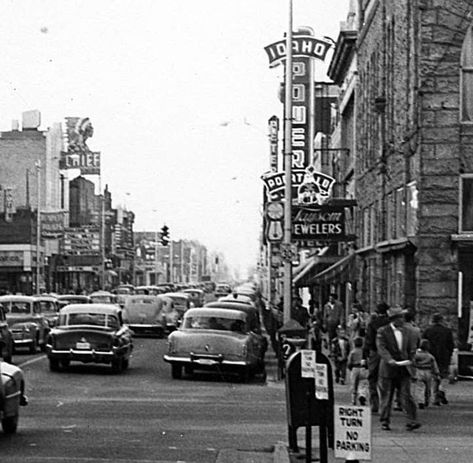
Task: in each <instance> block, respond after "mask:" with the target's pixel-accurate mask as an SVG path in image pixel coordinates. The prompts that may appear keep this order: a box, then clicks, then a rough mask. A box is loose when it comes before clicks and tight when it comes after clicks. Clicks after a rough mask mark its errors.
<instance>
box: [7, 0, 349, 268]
mask: <svg viewBox="0 0 473 463" xmlns="http://www.w3.org/2000/svg"><path fill="white" fill-rule="evenodd" d="M349 3H350V1H349V0H293V25H294V30H295V29H297V28H298V27H301V26H310V27H312V29H313V30H314V33H315V37H316V38H322V37H324V36H328V37H331V38H332V39H334V40H336V39H337V37H338V34H339V30H340V22H341V21H344V20H345V19H346V15H347V12H348V6H349ZM0 6H1V11H2V27H1V28H0V43H1V44H2V71H1V73H0V102H1V106H0V108H1V109H0V130H3V131H6V130H11V120H12V119H20V120H21V113H22V112H23V111H28V110H32V109H38V110H40V111H41V117H42V125H41V128H42V129H46V128H47V127H49V126H51V124H53V123H55V122H62V121H63V120H64V118H65V117H68V116H78V117H89V118H90V120H91V122H92V125H93V127H94V135H93V137H92V138H90V139H89V140H88V146H89V148H90V149H92V150H93V151H100V152H101V153H102V184H103V185H105V184H107V185H108V187H109V189H110V191H111V192H112V198H113V207H117V206H118V205H120V204H121V205H124V206H126V208H127V209H128V210H132V211H133V212H134V213H135V215H136V219H135V230H136V231H143V230H156V229H157V228H161V226H162V225H163V224H164V223H166V224H167V225H168V226H169V230H170V235H171V238H173V239H175V240H178V239H195V240H198V241H200V242H201V243H202V244H204V245H206V246H207V248H208V249H209V251H217V252H221V253H223V254H224V255H225V259H226V262H227V263H228V264H229V266H230V267H232V268H235V269H239V271H240V272H243V273H244V272H245V271H246V269H247V268H248V266H252V265H255V264H256V261H257V255H258V240H259V236H260V233H261V217H262V216H261V214H262V195H263V194H262V188H263V184H262V181H261V175H262V174H263V173H264V172H266V171H267V170H269V144H268V136H267V121H268V119H269V118H270V117H271V116H272V115H276V116H278V117H279V118H281V119H282V111H283V106H282V104H281V103H280V101H279V100H278V96H277V95H278V88H279V83H280V82H281V81H282V80H283V74H282V68H281V67H277V68H272V69H270V68H269V65H268V59H267V56H266V53H265V51H264V47H265V46H267V45H269V44H271V43H273V42H276V41H278V40H282V39H283V37H284V33H285V32H286V31H287V28H288V22H289V21H288V12H289V0H199V1H197V0H167V1H164V0H100V1H97V0H67V1H65V0H0ZM330 57H331V53H329V55H328V56H327V59H326V61H325V62H322V61H318V62H317V63H316V77H317V79H318V80H326V81H328V80H329V79H328V78H327V77H326V69H327V66H328V63H329V61H330ZM280 145H282V143H280Z"/></svg>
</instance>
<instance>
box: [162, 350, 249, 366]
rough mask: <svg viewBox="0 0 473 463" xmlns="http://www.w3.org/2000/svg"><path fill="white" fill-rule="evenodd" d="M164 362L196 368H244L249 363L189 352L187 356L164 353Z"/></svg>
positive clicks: (220, 356) (221, 356)
mask: <svg viewBox="0 0 473 463" xmlns="http://www.w3.org/2000/svg"><path fill="white" fill-rule="evenodd" d="M163 359H164V361H165V362H168V363H176V364H180V365H183V366H194V367H198V368H212V367H217V366H220V367H224V368H232V367H234V368H244V367H249V366H250V364H249V362H247V361H246V360H228V359H225V358H224V357H223V355H201V354H192V353H191V354H190V355H189V356H177V355H169V354H165V355H164V356H163Z"/></svg>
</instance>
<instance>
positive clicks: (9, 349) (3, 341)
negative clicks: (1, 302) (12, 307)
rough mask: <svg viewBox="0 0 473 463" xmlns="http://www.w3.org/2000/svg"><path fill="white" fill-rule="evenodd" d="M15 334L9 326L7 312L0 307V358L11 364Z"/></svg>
mask: <svg viewBox="0 0 473 463" xmlns="http://www.w3.org/2000/svg"><path fill="white" fill-rule="evenodd" d="M13 350H14V347H13V333H12V332H11V329H10V327H9V326H8V322H7V317H6V316H5V310H4V309H3V308H2V307H0V357H2V358H3V360H4V361H5V362H8V363H11V361H12V356H13Z"/></svg>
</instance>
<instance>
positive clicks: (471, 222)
mask: <svg viewBox="0 0 473 463" xmlns="http://www.w3.org/2000/svg"><path fill="white" fill-rule="evenodd" d="M458 228H459V232H460V233H473V174H465V175H462V176H461V177H460V223H459V227H458Z"/></svg>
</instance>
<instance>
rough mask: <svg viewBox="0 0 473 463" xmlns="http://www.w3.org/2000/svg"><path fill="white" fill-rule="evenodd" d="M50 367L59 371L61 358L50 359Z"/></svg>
mask: <svg viewBox="0 0 473 463" xmlns="http://www.w3.org/2000/svg"><path fill="white" fill-rule="evenodd" d="M49 369H50V370H51V371H59V370H60V368H59V360H58V359H49Z"/></svg>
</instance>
